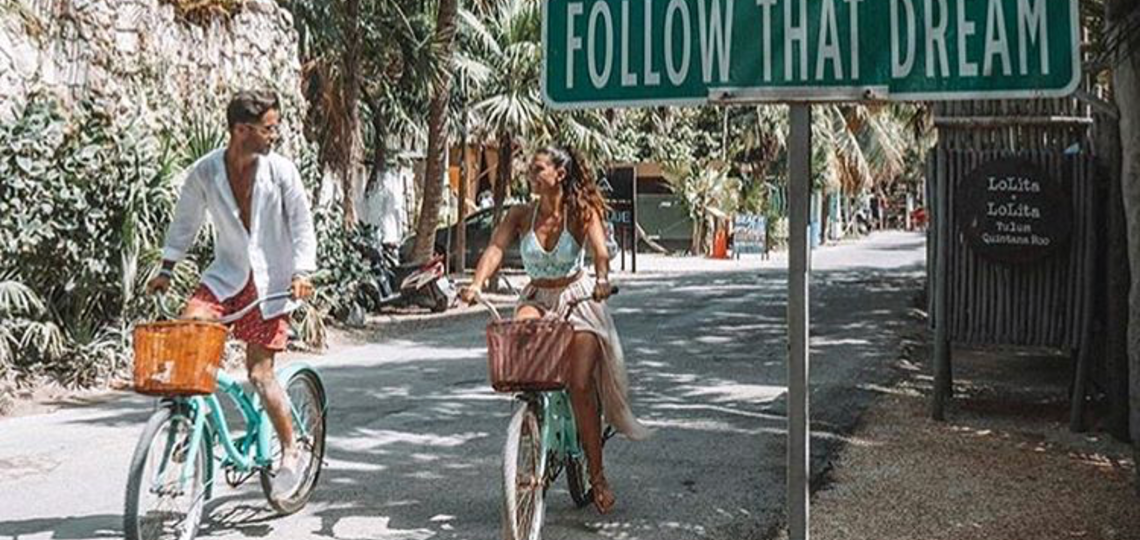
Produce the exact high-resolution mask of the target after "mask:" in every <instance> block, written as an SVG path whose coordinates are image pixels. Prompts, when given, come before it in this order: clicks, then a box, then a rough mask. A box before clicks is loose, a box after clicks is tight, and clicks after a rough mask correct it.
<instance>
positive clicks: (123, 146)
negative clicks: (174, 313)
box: [0, 97, 176, 384]
mask: <svg viewBox="0 0 1140 540" xmlns="http://www.w3.org/2000/svg"><path fill="white" fill-rule="evenodd" d="M116 120H117V121H115V122H112V119H111V117H110V116H109V115H107V114H105V113H103V112H101V111H100V110H98V109H96V108H95V107H94V106H93V105H91V104H90V103H80V104H79V105H78V107H77V108H76V110H75V111H74V112H73V113H72V114H70V115H65V113H64V111H63V110H62V109H61V108H60V107H59V106H58V104H56V103H55V102H54V101H52V100H49V99H45V98H42V97H33V98H32V99H31V100H30V101H29V102H28V104H27V105H26V106H25V107H24V109H23V110H22V111H21V113H20V114H19V117H18V118H17V119H16V121H15V122H12V123H9V124H7V125H5V126H2V127H0V178H3V179H4V181H3V182H0V275H3V276H5V277H6V280H7V281H8V282H9V291H22V292H25V293H30V295H29V294H23V295H18V294H17V295H12V296H9V297H7V299H15V298H21V297H22V298H25V299H29V298H35V299H36V300H37V301H38V303H39V304H41V305H42V309H28V307H29V306H25V305H23V304H11V303H10V304H8V305H7V306H6V307H7V308H8V311H9V315H8V316H9V317H16V319H15V321H16V322H15V323H13V324H9V325H8V329H7V332H6V333H7V335H8V337H9V340H8V345H9V347H7V349H8V353H9V354H7V355H6V358H0V360H3V362H0V363H4V364H6V366H16V367H20V368H22V369H23V370H24V371H26V372H29V373H37V372H45V373H50V374H52V375H55V376H56V377H57V378H60V379H61V380H63V381H64V382H66V383H71V384H91V383H94V382H96V381H97V380H100V379H102V378H105V377H106V376H107V375H109V374H110V373H111V372H112V371H113V370H114V369H116V368H117V367H118V366H119V365H120V364H121V362H120V361H119V360H120V359H121V356H122V351H123V350H124V348H125V344H126V342H125V341H124V339H123V338H124V335H125V332H124V331H123V330H122V328H123V325H122V324H120V323H118V322H115V321H121V320H122V318H123V316H124V315H125V313H126V312H127V311H128V309H129V304H130V302H131V300H132V298H133V297H134V296H136V294H137V291H138V290H139V284H138V282H139V279H140V277H139V273H138V264H139V261H140V257H141V255H142V254H143V253H144V252H145V251H146V250H148V249H152V246H154V245H155V244H156V243H157V242H159V239H160V237H161V235H162V233H163V230H164V228H165V223H166V222H167V221H169V218H170V214H171V213H172V211H173V206H174V201H175V195H176V194H175V190H174V186H173V185H172V183H171V182H170V178H171V176H172V175H173V173H174V171H175V170H176V167H175V164H174V162H175V156H174V153H173V152H172V151H171V148H170V145H169V144H167V142H166V141H167V140H169V139H168V138H164V137H161V136H159V135H157V134H155V133H153V132H152V130H151V129H150V128H149V127H148V126H147V124H146V122H144V121H143V119H142V118H117V119H116ZM0 309H3V308H0ZM14 343H15V344H16V346H15V347H12V346H11V345H12V344H14ZM0 369H6V368H0Z"/></svg>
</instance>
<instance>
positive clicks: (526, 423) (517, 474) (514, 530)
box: [503, 403, 546, 540]
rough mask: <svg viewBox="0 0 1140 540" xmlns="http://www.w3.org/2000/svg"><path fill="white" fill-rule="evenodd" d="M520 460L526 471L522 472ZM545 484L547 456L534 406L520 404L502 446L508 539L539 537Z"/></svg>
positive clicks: (505, 520) (543, 509)
mask: <svg viewBox="0 0 1140 540" xmlns="http://www.w3.org/2000/svg"><path fill="white" fill-rule="evenodd" d="M520 461H522V463H521V465H522V469H523V470H520ZM545 483H546V456H545V450H544V449H543V448H542V437H541V434H540V432H539V420H538V415H537V414H536V412H535V408H534V406H533V405H531V404H529V403H520V404H519V406H518V408H517V409H515V412H514V415H512V416H511V422H510V424H509V425H508V427H507V441H506V443H505V444H504V445H503V538H504V539H505V540H538V539H539V538H540V536H541V534H542V522H543V517H544V512H545V510H546V508H545V506H546V505H545V494H546V489H545ZM520 488H524V489H522V490H520ZM520 499H521V500H520Z"/></svg>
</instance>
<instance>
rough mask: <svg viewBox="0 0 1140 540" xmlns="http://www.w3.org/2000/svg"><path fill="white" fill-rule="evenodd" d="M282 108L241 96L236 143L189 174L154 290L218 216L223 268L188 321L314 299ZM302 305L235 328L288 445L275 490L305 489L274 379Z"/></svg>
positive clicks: (308, 243)
mask: <svg viewBox="0 0 1140 540" xmlns="http://www.w3.org/2000/svg"><path fill="white" fill-rule="evenodd" d="M280 111H281V104H280V101H279V100H278V97H277V95H276V94H275V93H273V92H269V91H243V92H239V93H238V94H237V95H235V96H234V97H233V99H232V100H231V101H230V103H229V106H228V107H227V109H226V121H227V123H228V125H229V134H230V138H229V143H228V145H227V146H226V147H225V148H219V149H217V150H214V151H213V152H210V153H209V154H207V155H206V156H205V157H203V158H202V159H200V160H198V162H197V163H195V164H194V165H193V167H191V170H190V172H189V173H188V174H187V176H186V180H185V183H184V184H183V186H182V191H181V194H180V195H179V199H178V204H177V206H176V208H175V212H174V220H173V221H172V222H171V224H170V228H169V229H168V230H167V235H166V244H165V246H164V247H163V253H162V258H163V262H162V269H161V270H160V272H159V275H158V276H157V277H155V278H154V279H152V280H151V281H150V283H148V284H147V290H148V292H151V293H154V292H156V291H165V290H167V289H168V288H169V287H170V280H171V278H172V276H173V270H174V266H175V264H176V263H177V262H178V261H180V260H182V258H183V257H185V256H186V252H187V250H188V249H189V248H190V247H191V245H192V244H193V242H194V238H195V236H197V234H198V230H199V229H200V228H201V225H202V220H203V218H204V217H205V215H206V214H207V213H209V215H210V217H211V219H212V221H213V224H214V231H215V238H214V260H213V262H212V263H211V264H210V266H209V267H208V268H206V271H205V272H203V273H202V282H201V284H200V285H199V286H198V289H197V291H196V292H195V293H194V295H193V296H192V297H191V298H190V301H189V302H188V303H187V305H186V309H185V311H184V312H183V317H184V318H190V319H216V318H220V317H223V316H225V315H228V314H230V313H234V312H236V311H238V310H240V309H241V308H243V307H245V306H247V305H249V304H250V303H251V302H253V301H255V300H256V299H257V298H259V297H260V296H264V295H267V294H270V293H275V292H278V291H284V290H290V291H291V292H292V295H293V298H294V299H305V298H308V297H309V296H311V295H312V293H313V287H312V284H311V283H310V281H309V279H308V277H307V275H308V274H309V273H311V272H314V271H316V269H317V265H316V247H317V241H316V234H315V233H314V231H313V219H312V214H311V213H310V211H309V201H308V198H307V195H306V193H305V190H304V186H303V185H302V183H301V175H300V173H299V172H298V170H297V167H296V166H295V165H294V164H293V163H292V162H291V161H290V160H289V159H287V158H285V157H284V156H282V155H280V154H277V153H276V152H273V151H272V148H273V146H274V143H276V141H277V138H278V122H279V120H280ZM293 302H294V301H293V300H286V299H280V300H268V301H266V302H264V303H263V304H262V305H261V306H260V307H259V308H258V309H255V310H252V311H251V312H249V313H248V314H246V315H245V316H244V317H242V318H241V319H239V320H238V321H237V322H236V323H234V327H233V335H234V336H235V337H237V338H238V339H239V340H241V341H245V342H246V369H247V370H248V372H249V380H250V382H251V383H252V385H253V387H254V389H255V390H256V391H257V393H258V395H259V396H260V397H261V400H262V403H264V405H265V408H266V412H267V413H268V415H269V418H270V420H271V421H272V423H273V427H274V429H275V430H276V431H277V436H278V439H279V440H280V441H281V452H282V456H281V467H280V469H279V470H278V473H277V476H276V479H275V482H274V484H275V489H279V490H282V492H284V493H288V492H290V491H292V490H293V489H294V488H295V486H296V484H297V483H298V482H299V477H298V474H297V461H298V453H297V447H296V443H295V441H294V438H293V423H292V420H291V419H290V415H289V405H288V397H287V396H286V395H285V392H284V390H283V389H282V388H281V385H280V383H278V382H277V379H276V377H275V376H274V371H273V364H274V359H275V357H276V355H277V353H279V352H281V351H284V350H285V345H286V342H287V339H288V335H287V332H288V328H289V322H288V313H289V312H290V311H291V310H292V308H293V307H294V306H293Z"/></svg>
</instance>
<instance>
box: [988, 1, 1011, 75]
mask: <svg viewBox="0 0 1140 540" xmlns="http://www.w3.org/2000/svg"><path fill="white" fill-rule="evenodd" d="M987 11H988V12H989V14H988V15H987V16H986V56H985V59H984V60H983V61H982V76H984V77H989V76H990V75H993V74H994V66H993V59H994V56H998V57H999V58H1000V59H1001V65H1002V70H1001V72H1002V74H1003V75H1009V74H1010V61H1009V40H1007V39H1006V38H1005V8H1003V7H1001V0H990V6H989V9H988V10H987Z"/></svg>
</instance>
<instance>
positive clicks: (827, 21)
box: [815, 0, 843, 80]
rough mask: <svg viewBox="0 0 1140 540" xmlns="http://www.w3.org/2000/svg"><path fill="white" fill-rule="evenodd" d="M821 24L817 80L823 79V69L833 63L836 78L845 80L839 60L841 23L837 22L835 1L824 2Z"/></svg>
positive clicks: (816, 64)
mask: <svg viewBox="0 0 1140 540" xmlns="http://www.w3.org/2000/svg"><path fill="white" fill-rule="evenodd" d="M822 9H823V11H822V12H821V16H820V23H819V26H820V28H819V46H818V47H816V51H817V53H818V56H817V57H816V60H815V78H816V79H817V80H822V79H823V69H824V67H825V66H827V63H828V62H831V65H832V66H833V69H834V70H835V78H836V79H843V61H842V60H840V58H839V21H837V20H835V0H823V5H822Z"/></svg>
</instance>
